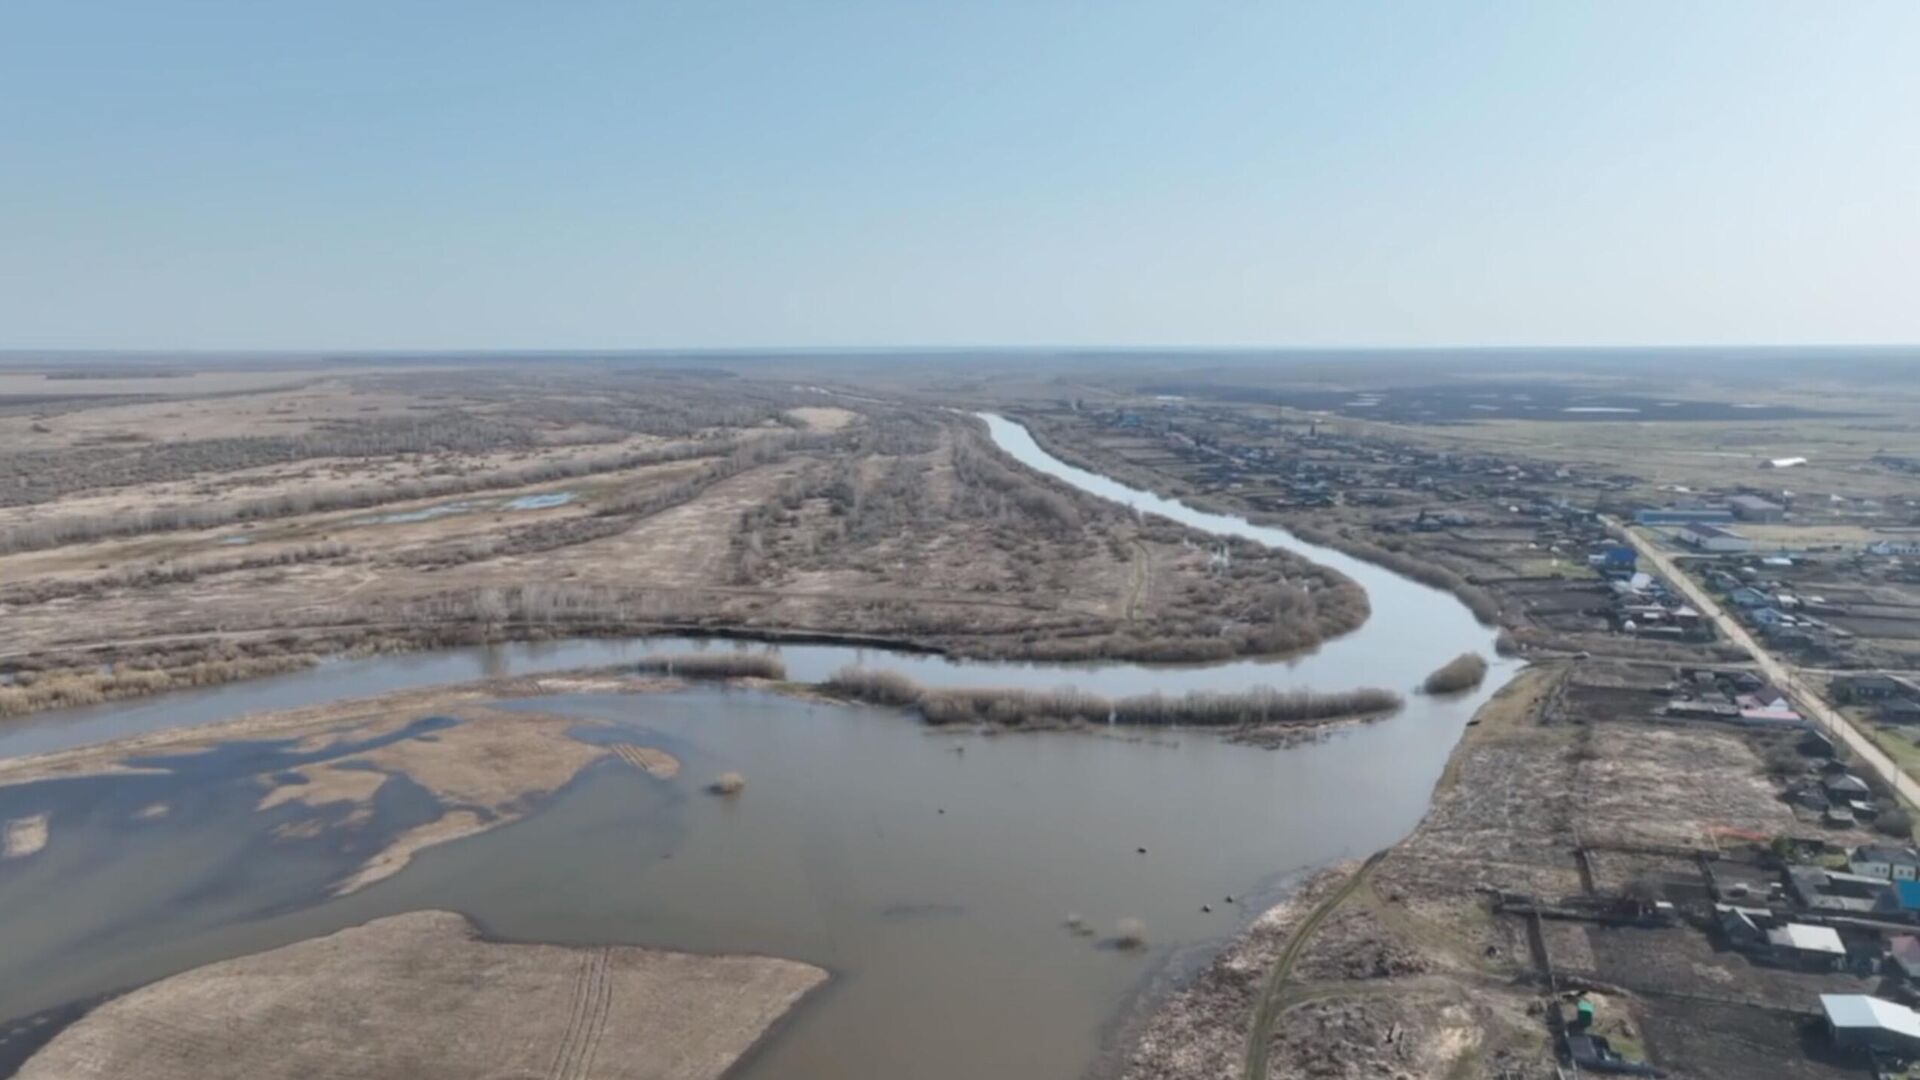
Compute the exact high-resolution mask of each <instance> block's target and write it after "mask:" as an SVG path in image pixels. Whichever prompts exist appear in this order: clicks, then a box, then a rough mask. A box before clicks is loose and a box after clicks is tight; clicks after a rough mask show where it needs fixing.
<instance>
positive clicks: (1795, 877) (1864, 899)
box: [1787, 866, 1893, 915]
mask: <svg viewBox="0 0 1920 1080" xmlns="http://www.w3.org/2000/svg"><path fill="white" fill-rule="evenodd" d="M1787 882H1788V884H1789V886H1791V888H1792V890H1793V896H1794V899H1796V900H1798V901H1799V902H1800V904H1801V906H1803V907H1806V908H1809V909H1811V910H1813V911H1817V912H1820V913H1821V914H1825V915H1836V914H1850V915H1867V914H1871V913H1872V912H1873V910H1874V908H1875V906H1876V905H1877V904H1878V902H1879V900H1880V897H1882V896H1884V895H1886V894H1888V893H1890V892H1892V891H1893V886H1892V885H1891V884H1889V883H1888V882H1886V881H1885V880H1883V879H1881V878H1876V877H1865V876H1863V875H1860V874H1848V873H1844V872H1842V871H1839V870H1822V869H1820V868H1819V867H1817V866H1790V867H1788V868H1787Z"/></svg>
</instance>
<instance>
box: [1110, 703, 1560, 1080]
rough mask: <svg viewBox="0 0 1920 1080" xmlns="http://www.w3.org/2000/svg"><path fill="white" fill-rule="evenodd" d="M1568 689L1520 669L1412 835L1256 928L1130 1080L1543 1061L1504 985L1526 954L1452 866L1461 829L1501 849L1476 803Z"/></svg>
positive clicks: (1179, 1004) (1213, 970)
mask: <svg viewBox="0 0 1920 1080" xmlns="http://www.w3.org/2000/svg"><path fill="white" fill-rule="evenodd" d="M1563 677H1564V671H1563V670H1560V669H1557V668H1555V667H1552V666H1540V667H1533V668H1529V669H1527V670H1526V671H1523V672H1522V673H1521V674H1520V675H1519V676H1518V677H1517V678H1515V679H1514V680H1513V681H1512V682H1511V683H1509V684H1508V685H1507V686H1506V688H1504V689H1503V690H1502V691H1501V692H1500V693H1499V694H1498V695H1496V696H1495V697H1494V698H1493V699H1492V700H1491V701H1489V702H1488V703H1487V704H1486V705H1485V706H1483V707H1482V708H1481V710H1480V711H1479V712H1478V713H1477V714H1476V715H1475V720H1474V723H1473V724H1472V726H1470V727H1469V728H1468V729H1467V731H1466V733H1465V734H1464V735H1463V736H1462V737H1461V740H1460V743H1459V745H1458V746H1457V747H1456V748H1455V749H1454V751H1453V753H1452V755H1451V756H1450V757H1449V760H1448V764H1447V769H1446V772H1445V773H1444V774H1443V777H1442V779H1441V781H1440V783H1439V785H1438V786H1437V787H1436V788H1435V790H1434V794H1433V805H1432V809H1431V810H1430V811H1429V813H1428V814H1427V816H1426V818H1425V819H1424V820H1423V821H1422V823H1421V825H1420V827H1419V828H1418V829H1416V830H1415V831H1414V833H1413V834H1412V835H1411V836H1409V837H1407V839H1405V840H1403V841H1402V842H1400V843H1399V844H1396V845H1395V846H1394V847H1393V848H1391V849H1389V850H1388V851H1387V852H1386V853H1385V854H1384V856H1382V857H1381V858H1380V859H1378V860H1377V862H1373V863H1369V864H1366V865H1364V866H1363V864H1360V863H1358V862H1344V863H1341V864H1338V865H1335V866H1331V867H1328V868H1326V869H1324V870H1321V871H1320V872H1318V873H1316V874H1314V875H1313V876H1312V877H1310V878H1308V879H1307V880H1306V881H1305V882H1303V883H1302V884H1301V885H1300V887H1299V888H1298V890H1297V891H1296V892H1294V893H1293V895H1291V896H1289V897H1288V898H1287V899H1286V900H1285V901H1283V902H1281V903H1280V904H1278V905H1276V906H1274V907H1273V908H1271V909H1269V910H1268V911H1266V912H1265V913H1263V914H1262V915H1261V916H1260V917H1259V918H1258V919H1256V920H1255V921H1254V923H1253V925H1252V926H1251V927H1249V928H1248V930H1247V931H1246V932H1245V933H1244V934H1242V935H1241V936H1240V937H1239V938H1237V939H1236V940H1235V941H1234V942H1233V944H1232V945H1230V946H1229V947H1228V948H1226V949H1225V950H1224V951H1222V952H1221V953H1220V955H1219V956H1218V957H1217V958H1216V959H1215V960H1214V962H1213V963H1212V964H1211V965H1210V966H1209V967H1208V968H1207V969H1206V970H1205V971H1203V972H1202V973H1201V974H1200V975H1199V976H1197V977H1196V978H1195V979H1194V980H1193V981H1192V983H1191V984H1189V985H1188V986H1187V987H1185V988H1184V989H1182V990H1181V991H1179V992H1178V993H1176V994H1174V995H1173V996H1172V997H1171V998H1170V999H1169V1000H1168V1001H1167V1003H1166V1004H1165V1005H1164V1006H1163V1007H1162V1008H1161V1009H1159V1010H1158V1011H1157V1012H1155V1013H1154V1014H1153V1015H1152V1016H1151V1017H1150V1018H1149V1019H1148V1020H1147V1021H1146V1022H1145V1023H1144V1024H1143V1025H1142V1027H1141V1029H1140V1030H1139V1032H1138V1033H1137V1035H1136V1036H1135V1038H1134V1042H1133V1046H1132V1049H1131V1051H1130V1053H1129V1054H1128V1056H1127V1059H1126V1063H1125V1065H1124V1067H1123V1070H1122V1073H1121V1075H1122V1077H1123V1080H1201V1078H1203V1077H1204V1078H1209V1080H1212V1078H1218V1077H1221V1076H1244V1075H1245V1073H1244V1070H1245V1068H1246V1066H1247V1062H1248V1060H1249V1058H1250V1056H1252V1055H1257V1056H1259V1057H1261V1058H1263V1059H1266V1060H1267V1061H1269V1062H1270V1064H1267V1065H1266V1069H1267V1071H1266V1073H1264V1074H1263V1075H1271V1076H1293V1075H1310V1076H1316V1077H1343V1078H1344V1077H1352V1078H1353V1080H1377V1078H1378V1077H1383V1076H1393V1077H1408V1078H1433V1080H1444V1078H1449V1077H1456V1076H1480V1075H1489V1074H1496V1075H1497V1068H1495V1067H1492V1066H1494V1065H1495V1064H1496V1063H1497V1064H1498V1066H1500V1067H1507V1066H1516V1065H1524V1064H1528V1063H1537V1062H1539V1061H1540V1055H1541V1053H1542V1052H1543V1048H1544V1041H1545V1040H1544V1035H1545V1033H1544V1029H1541V1030H1539V1031H1538V1032H1536V1031H1535V1030H1533V1029H1535V1028H1537V1027H1538V1024H1537V1022H1535V1021H1530V1020H1529V1018H1528V1016H1527V1004H1528V1000H1529V997H1528V995H1527V994H1525V993H1524V992H1520V991H1516V990H1515V989H1514V988H1513V987H1512V985H1511V983H1512V982H1513V980H1515V979H1517V978H1519V977H1521V976H1523V975H1524V974H1525V973H1526V970H1527V967H1526V965H1527V956H1526V953H1525V951H1524V949H1522V950H1520V951H1519V952H1517V953H1516V952H1515V951H1514V950H1513V947H1512V943H1510V942H1503V941H1495V940H1492V938H1491V935H1489V933H1488V931H1489V930H1490V929H1491V921H1490V919H1489V918H1488V917H1486V916H1485V915H1484V914H1483V913H1482V911H1481V908H1482V907H1483V905H1484V900H1483V898H1482V897H1481V895H1480V893H1479V889H1480V888H1481V887H1482V886H1483V885H1484V882H1483V881H1482V880H1479V878H1478V875H1477V874H1476V873H1475V870H1474V869H1473V866H1472V863H1471V862H1457V861H1456V860H1460V859H1462V856H1463V852H1462V850H1461V847H1462V844H1461V839H1462V838H1461V835H1460V830H1461V826H1462V822H1461V820H1460V819H1462V818H1463V817H1464V818H1468V819H1472V820H1473V824H1472V826H1471V829H1472V831H1474V832H1476V833H1480V834H1482V835H1481V837H1480V842H1481V843H1483V844H1491V843H1493V842H1495V841H1496V840H1497V839H1498V838H1497V836H1496V835H1494V833H1495V832H1496V831H1497V829H1498V823H1497V822H1496V821H1494V820H1491V819H1487V818H1486V817H1485V815H1484V814H1483V813H1482V812H1481V811H1480V810H1478V809H1475V808H1474V807H1472V806H1470V805H1469V804H1470V803H1472V802H1474V801H1475V800H1476V799H1477V798H1478V797H1479V795H1480V794H1481V793H1480V792H1478V791H1477V790H1476V789H1478V788H1479V787H1480V786H1481V785H1483V784H1485V783H1488V782H1490V781H1492V780H1493V779H1494V777H1493V776H1492V775H1490V774H1491V773H1492V772H1493V768H1492V766H1493V764H1494V759H1496V758H1499V759H1507V757H1508V755H1507V754H1506V753H1503V752H1501V750H1500V748H1501V747H1502V746H1503V745H1504V744H1507V743H1508V742H1509V741H1510V740H1512V739H1514V738H1515V737H1516V736H1519V735H1521V734H1522V733H1523V732H1524V731H1525V730H1526V728H1527V727H1528V726H1529V725H1531V724H1532V723H1534V722H1535V721H1536V720H1537V718H1538V715H1539V712H1540V710H1541V708H1542V707H1543V706H1544V703H1545V701H1546V700H1547V698H1548V697H1549V696H1550V695H1551V694H1552V693H1553V692H1554V690H1555V688H1556V687H1557V685H1558V683H1559V681H1560V680H1561V679H1562V678H1563ZM1502 764H1505V765H1520V764H1521V763H1520V762H1515V761H1512V760H1503V761H1502ZM1507 839H1508V840H1509V841H1511V840H1512V839H1513V838H1511V837H1509V838H1507ZM1449 863H1452V864H1453V865H1454V866H1455V867H1456V868H1457V869H1456V870H1455V871H1453V872H1447V871H1446V870H1445V867H1446V866H1447V865H1448V864H1449ZM1363 871H1364V874H1363ZM1276 983H1278V984H1279V985H1277V986H1276V985H1274V984H1276ZM1270 988H1271V989H1272V992H1273V995H1274V997H1273V1000H1272V1001H1271V1002H1270V1003H1268V1004H1266V1005H1265V1007H1264V1008H1263V1001H1265V1000H1266V996H1267V995H1268V993H1269V989H1270ZM1250 1029H1251V1030H1250ZM1262 1034H1264V1036H1265V1037H1264V1038H1261V1035H1262Z"/></svg>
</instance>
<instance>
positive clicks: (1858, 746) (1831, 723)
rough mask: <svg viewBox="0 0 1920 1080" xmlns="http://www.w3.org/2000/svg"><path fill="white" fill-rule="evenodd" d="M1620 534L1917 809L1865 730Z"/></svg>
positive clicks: (1670, 567) (1667, 558)
mask: <svg viewBox="0 0 1920 1080" xmlns="http://www.w3.org/2000/svg"><path fill="white" fill-rule="evenodd" d="M1608 524H1610V525H1618V524H1619V523H1618V522H1614V521H1609V522H1608ZM1624 531H1625V533H1626V536H1627V539H1628V541H1629V542H1630V543H1632V544H1633V546H1634V549H1635V550H1637V551H1639V552H1640V554H1641V556H1642V557H1644V558H1645V559H1646V560H1647V561H1648V562H1650V563H1652V564H1653V565H1654V568H1655V569H1656V570H1658V571H1659V572H1660V574H1661V575H1662V576H1663V577H1665V578H1666V579H1667V580H1668V581H1671V582H1672V583H1673V585H1674V587H1675V588H1677V589H1679V590H1680V591H1681V592H1682V593H1685V594H1686V597H1687V601H1688V603H1691V604H1692V605H1693V606H1694V607H1696V608H1698V609H1700V613H1701V614H1702V615H1705V616H1706V617H1707V618H1709V619H1712V620H1713V624H1714V625H1715V626H1717V627H1719V629H1720V632H1721V633H1722V634H1724V635H1726V638H1727V640H1728V641H1731V642H1733V643H1734V644H1735V645H1738V646H1740V647H1741V648H1743V649H1745V650H1747V651H1748V652H1749V653H1751V654H1753V660H1754V663H1755V664H1756V665H1758V666H1759V668H1760V671H1761V672H1762V673H1763V674H1765V675H1766V677H1767V678H1768V679H1771V680H1772V681H1773V683H1774V685H1776V686H1778V687H1779V688H1780V689H1782V690H1785V691H1786V692H1787V693H1788V694H1790V695H1792V697H1793V699H1794V702H1795V704H1797V705H1798V706H1799V707H1800V709H1801V711H1802V713H1803V714H1804V715H1806V716H1810V717H1812V718H1813V719H1814V720H1815V721H1816V722H1818V723H1819V724H1820V726H1821V727H1824V728H1825V729H1826V730H1827V732H1828V734H1830V735H1832V736H1834V737H1835V738H1838V739H1842V740H1845V742H1846V744H1847V746H1848V747H1849V748H1851V749H1852V750H1853V752H1854V755H1855V756H1856V757H1857V758H1859V760H1861V761H1863V762H1865V763H1866V765H1867V767H1868V768H1870V769H1872V770H1873V772H1874V773H1875V774H1876V775H1878V776H1879V777H1880V779H1881V780H1882V781H1884V782H1885V783H1886V785H1887V786H1888V787H1890V788H1892V789H1893V790H1894V791H1895V792H1897V793H1898V794H1899V795H1900V798H1901V799H1903V800H1905V801H1906V802H1907V803H1908V804H1909V805H1913V806H1920V783H1915V782H1914V780H1913V778H1912V777H1910V776H1908V775H1907V774H1906V773H1904V772H1901V771H1900V767H1899V766H1898V765H1896V764H1894V761H1893V759H1892V758H1890V757H1888V756H1887V753H1886V751H1884V750H1882V749H1880V747H1879V746H1877V745H1875V743H1874V741H1873V739H1872V738H1871V737H1870V736H1868V735H1867V733H1866V732H1864V731H1861V730H1860V729H1859V728H1857V727H1855V726H1854V725H1853V723H1852V721H1850V720H1848V719H1847V718H1846V717H1845V716H1842V715H1841V714H1840V712H1839V710H1837V709H1835V708H1834V707H1833V706H1831V705H1828V704H1827V702H1826V699H1824V698H1822V697H1821V696H1820V695H1819V694H1817V693H1815V692H1814V690H1813V688H1812V687H1810V686H1808V685H1807V684H1806V682H1805V681H1804V680H1802V679H1801V678H1800V675H1799V672H1798V671H1797V670H1795V668H1794V667H1793V665H1791V664H1788V663H1787V662H1785V661H1783V660H1781V659H1780V658H1778V657H1776V656H1774V655H1773V654H1772V653H1771V652H1768V651H1767V650H1766V649H1765V648H1763V647H1762V646H1761V644H1760V642H1758V641H1756V640H1755V639H1754V637H1753V635H1752V634H1749V633H1748V632H1747V628H1746V627H1744V626H1742V625H1740V623H1739V622H1738V621H1737V620H1736V619H1734V618H1733V616H1732V615H1730V614H1728V613H1727V610H1726V609H1725V608H1723V607H1721V606H1720V604H1719V602H1718V601H1716V600H1715V599H1714V598H1713V597H1712V596H1711V595H1709V594H1708V593H1707V590H1706V589H1705V588H1703V587H1702V586H1701V585H1700V584H1699V583H1698V582H1696V581H1694V580H1693V578H1692V577H1691V576H1689V575H1688V574H1687V573H1686V572H1685V571H1684V570H1682V569H1681V568H1680V565H1679V562H1678V560H1676V559H1674V558H1673V557H1672V556H1671V555H1669V554H1667V553H1666V552H1664V551H1662V550H1660V549H1659V548H1658V547H1657V546H1656V545H1655V544H1654V542H1653V541H1652V540H1650V539H1648V538H1647V537H1646V536H1644V535H1642V534H1641V533H1640V531H1639V530H1637V529H1625V530H1624Z"/></svg>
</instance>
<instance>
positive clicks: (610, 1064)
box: [17, 911, 827, 1080]
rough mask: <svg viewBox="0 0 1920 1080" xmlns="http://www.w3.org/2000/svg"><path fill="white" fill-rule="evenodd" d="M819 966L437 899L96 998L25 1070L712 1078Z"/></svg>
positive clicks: (27, 1074)
mask: <svg viewBox="0 0 1920 1080" xmlns="http://www.w3.org/2000/svg"><path fill="white" fill-rule="evenodd" d="M826 979H827V973H826V972H824V971H822V970H820V969H819V968H816V967H812V966H810V965H807V964H801V963H796V962H793V961H790V960H776V959H772V958H768V957H757V956H696V955H692V954H687V953H673V952H662V951H658V950H653V949H637V948H598V949H585V948H565V947H561V946H556V945H509V944H497V943H494V942H489V941H485V940H483V939H482V938H481V937H480V936H479V934H478V932H477V931H476V930H475V929H474V927H473V926H472V924H471V923H469V922H468V921H467V920H466V918H464V917H463V916H460V915H456V914H453V913H452V912H445V911H420V912H413V913H410V914H406V915H395V916H392V917H389V918H385V919H378V920H375V921H373V922H370V923H368V924H366V925H364V926H359V927H355V928H353V929H349V930H342V931H340V932H339V933H336V934H332V935H329V936H327V937H322V938H316V939H314V940H311V941H303V942H300V943H298V944H294V945H288V946H285V947H283V948H279V949H274V950H272V951H270V952H265V953H259V954H257V955H254V956H245V957H241V958H239V959H235V960H226V961H222V962H220V963H216V964H211V965H208V966H206V967H203V968H199V969H197V970H194V971H189V972H186V973H184V974H181V975H176V976H173V977H172V978H168V979H162V980H161V981H160V982H157V983H154V984H152V985H150V986H146V987H142V988H141V989H138V990H135V991H133V992H132V993H130V994H127V995H126V996H124V997H120V998H116V999H114V1000H112V1001H109V1002H108V1003H106V1004H105V1005H102V1006H100V1007H99V1008H97V1009H95V1010H93V1011H92V1012H90V1013H89V1014H87V1016H85V1017H84V1018H83V1019H81V1020H80V1021H79V1022H77V1023H75V1024H74V1025H73V1026H72V1027H70V1028H68V1029H66V1030H65V1031H63V1032H61V1033H60V1034H59V1035H58V1036H56V1037H55V1038H54V1039H53V1041H52V1042H51V1043H49V1044H48V1045H47V1046H46V1048H45V1049H43V1050H41V1051H40V1053H38V1054H36V1055H35V1056H34V1057H32V1058H31V1059H29V1060H28V1062H27V1064H26V1065H25V1066H24V1067H23V1068H22V1069H21V1070H20V1072H19V1073H18V1074H17V1075H18V1076H19V1077H20V1078H21V1080H86V1078H90V1077H101V1078H106V1077H127V1076H139V1077H143V1078H147V1080H175V1078H178V1080H187V1078H193V1080H221V1078H227V1077H232V1078H235V1080H240V1078H245V1080H272V1078H276V1077H285V1078H288V1080H293V1078H303V1080H304V1078H307V1077H315V1076H326V1077H338V1078H340V1080H348V1078H354V1077H368V1078H372V1077H392V1076H406V1077H413V1078H418V1080H436V1078H445V1080H455V1078H459V1080H465V1078H468V1077H477V1076H495V1077H547V1078H553V1080H584V1078H587V1077H593V1078H595V1080H710V1078H717V1077H719V1076H721V1075H723V1074H725V1073H726V1072H727V1070H728V1069H729V1068H731V1067H732V1065H733V1063H734V1062H735V1061H737V1060H738V1059H739V1058H740V1056H741V1055H742V1054H744V1053H745V1052H746V1051H747V1050H748V1049H749V1048H750V1047H752V1046H753V1044H754V1043H755V1042H757V1041H758V1040H759V1038H760V1037H761V1035H762V1034H763V1033H764V1032H765V1031H766V1030H767V1029H768V1028H769V1027H770V1026H772V1024H773V1023H774V1022H775V1021H777V1020H778V1019H779V1018H780V1017H781V1016H783V1015H785V1014H786V1012H787V1011H788V1010H789V1009H791V1008H792V1007H793V1006H794V1004H795V1003H796V1002H798V1001H799V1000H800V998H801V997H803V996H804V995H805V994H806V993H807V992H808V991H810V990H812V989H813V988H814V987H817V986H819V985H820V984H821V983H823V982H825V981H826Z"/></svg>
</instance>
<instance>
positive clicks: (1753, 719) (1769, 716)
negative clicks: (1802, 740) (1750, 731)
mask: <svg viewBox="0 0 1920 1080" xmlns="http://www.w3.org/2000/svg"><path fill="white" fill-rule="evenodd" d="M1740 722H1741V723H1742V724H1746V725H1748V726H1750V727H1789V728H1790V727H1799V726H1801V725H1803V724H1805V723H1806V722H1807V721H1806V718H1805V717H1803V716H1801V715H1800V714H1799V713H1797V712H1794V711H1793V710H1792V709H1776V708H1768V707H1748V708H1743V709H1741V710H1740Z"/></svg>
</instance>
